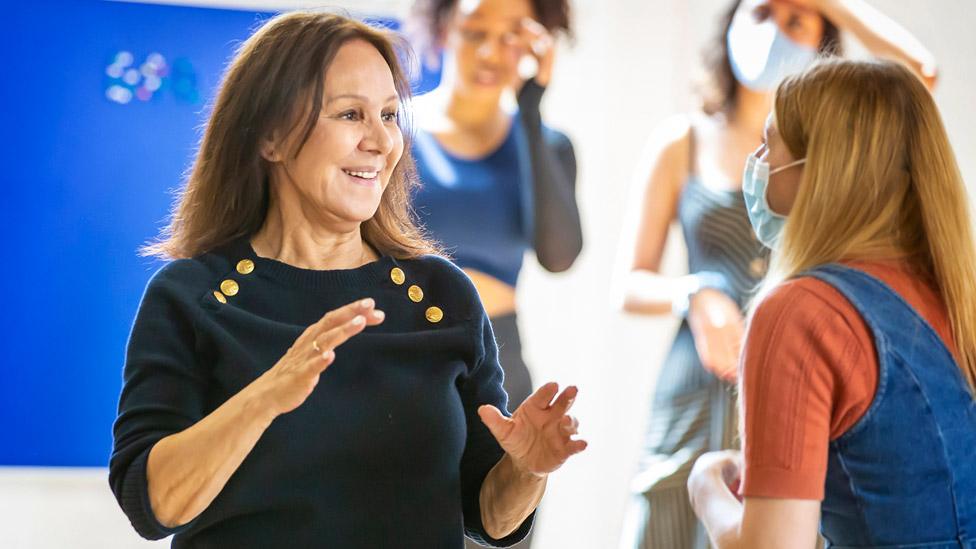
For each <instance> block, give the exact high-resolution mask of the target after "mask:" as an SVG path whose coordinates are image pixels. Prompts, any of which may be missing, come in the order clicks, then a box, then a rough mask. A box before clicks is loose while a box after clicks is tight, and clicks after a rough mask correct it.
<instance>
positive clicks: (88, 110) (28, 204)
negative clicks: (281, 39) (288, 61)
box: [0, 1, 436, 466]
mask: <svg viewBox="0 0 976 549" xmlns="http://www.w3.org/2000/svg"><path fill="white" fill-rule="evenodd" d="M17 4H18V5H17V6H15V7H12V8H8V9H9V10H12V15H13V17H12V20H11V19H8V21H10V22H9V24H8V25H5V33H4V34H5V36H3V37H2V38H0V40H2V42H0V45H2V49H0V51H3V58H4V59H5V60H6V61H7V66H6V67H4V68H3V69H2V74H3V76H2V78H3V81H2V82H0V84H2V85H0V90H2V91H0V94H2V95H0V101H2V105H3V106H2V114H0V123H2V125H0V127H2V128H3V134H4V136H3V138H2V143H3V151H4V152H5V153H6V155H5V156H6V157H7V159H8V160H7V163H6V165H5V167H4V168H5V169H4V170H3V171H2V173H3V176H2V183H3V185H2V190H3V193H4V194H5V196H4V197H3V199H2V202H0V203H2V204H3V208H2V210H0V212H2V215H0V231H2V232H0V234H3V235H4V236H5V237H6V246H5V248H6V249H5V253H4V254H3V255H2V256H0V257H2V258H3V260H2V261H3V265H0V288H3V290H4V295H3V301H2V302H3V309H2V313H3V314H2V315H0V318H2V319H3V320H2V321H0V322H2V324H0V328H2V334H3V340H2V346H0V364H2V375H3V377H2V381H0V420H2V427H0V465H18V466H20V465H29V466H104V465H106V464H107V463H108V456H109V453H110V450H111V443H112V435H111V426H112V422H113V420H114V419H115V413H116V406H117V402H118V395H119V391H120V389H121V382H122V376H121V374H122V366H123V358H124V350H125V343H126V340H127V337H128V333H129V328H130V326H131V322H132V319H133V317H134V315H135V312H136V308H137V306H138V303H139V300H140V298H141V296H142V292H143V289H144V287H145V284H146V282H147V280H148V279H149V277H150V276H151V275H152V273H153V272H154V271H155V270H156V269H158V268H159V267H160V266H161V263H159V262H157V261H153V260H148V259H145V258H141V257H139V256H138V255H137V249H138V248H139V246H140V245H141V244H143V243H144V242H146V241H147V240H148V239H150V238H152V237H153V236H155V235H156V234H157V233H158V231H159V228H160V227H161V226H162V225H163V222H164V220H165V217H166V215H167V212H168V210H169V208H170V206H171V203H172V202H171V199H172V194H171V191H172V190H173V189H175V188H177V187H179V186H180V184H181V183H182V180H183V174H184V173H185V172H186V170H187V168H188V167H189V165H190V163H191V162H192V158H193V154H194V151H195V148H196V144H197V142H198V140H199V138H200V135H201V133H200V132H201V126H202V124H203V123H204V122H205V120H206V118H205V116H206V106H207V104H208V102H209V101H210V100H211V99H212V97H213V94H214V92H215V91H216V88H217V85H218V84H219V81H220V76H221V73H222V71H223V68H224V66H225V64H226V63H227V61H228V60H229V58H230V56H231V55H232V53H233V51H234V48H235V47H236V46H237V45H238V44H239V43H240V42H241V41H242V40H244V39H246V38H247V36H248V35H249V34H250V33H251V32H252V31H253V30H254V29H255V28H256V26H258V25H259V24H260V22H261V21H263V20H265V19H267V18H268V17H270V16H271V14H269V13H254V12H246V11H235V10H223V9H207V8H195V7H179V6H162V5H148V4H134V3H115V2H96V1H79V2H65V3H62V4H53V3H48V2H45V3H43V7H29V6H26V4H28V3H24V2H20V3H17ZM6 13H8V14H9V13H10V11H8V12H6ZM388 23H389V24H390V25H392V26H395V23H393V22H388ZM11 31H12V32H11ZM434 83H436V75H430V74H425V75H424V80H423V82H421V83H419V84H418V87H420V88H429V87H431V86H432V85H433V84H434Z"/></svg>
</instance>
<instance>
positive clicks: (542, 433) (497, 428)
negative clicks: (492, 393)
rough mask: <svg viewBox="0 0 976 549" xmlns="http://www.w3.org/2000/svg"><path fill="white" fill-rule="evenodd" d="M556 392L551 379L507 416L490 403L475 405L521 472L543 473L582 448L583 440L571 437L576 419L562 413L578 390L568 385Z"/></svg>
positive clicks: (556, 466) (559, 464) (553, 468)
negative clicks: (509, 416) (478, 406)
mask: <svg viewBox="0 0 976 549" xmlns="http://www.w3.org/2000/svg"><path fill="white" fill-rule="evenodd" d="M558 392H559V386H558V385H556V384H555V383H547V384H545V385H543V386H542V387H540V388H539V390H537V391H536V392H535V393H533V394H532V396H530V397H529V398H527V399H526V400H525V402H523V403H522V405H521V406H519V407H518V409H517V410H515V413H514V414H512V417H511V418H507V417H505V416H504V415H502V413H501V412H499V411H498V408H495V407H494V406H491V405H485V406H482V407H480V408H478V415H479V416H480V417H481V421H482V422H484V424H485V425H486V426H487V427H488V430H489V431H491V434H492V435H493V436H494V437H495V439H496V440H497V441H498V444H499V445H501V447H502V449H503V450H505V452H506V453H508V455H509V456H510V457H511V459H512V462H513V463H514V464H515V466H516V467H517V468H518V469H519V470H521V471H523V472H526V473H530V474H533V475H537V476H544V475H546V474H548V473H551V472H553V471H555V470H556V469H558V468H559V467H560V466H561V465H562V464H563V463H565V462H566V460H567V459H569V457H570V456H572V455H573V454H578V453H580V452H582V451H583V450H584V449H586V441H584V440H574V439H573V438H572V437H573V436H574V435H576V430H577V428H578V427H579V422H578V421H576V419H575V418H573V417H572V416H569V415H567V414H566V413H567V412H568V411H569V409H570V407H572V406H573V401H574V400H575V399H576V394H577V393H578V392H579V391H578V390H577V389H576V387H569V388H568V389H566V390H565V391H563V392H562V393H561V394H560V395H559V396H558V397H556V393H558ZM553 397H556V398H555V401H554V400H553Z"/></svg>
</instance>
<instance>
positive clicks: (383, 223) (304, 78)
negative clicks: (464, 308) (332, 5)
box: [141, 11, 437, 259]
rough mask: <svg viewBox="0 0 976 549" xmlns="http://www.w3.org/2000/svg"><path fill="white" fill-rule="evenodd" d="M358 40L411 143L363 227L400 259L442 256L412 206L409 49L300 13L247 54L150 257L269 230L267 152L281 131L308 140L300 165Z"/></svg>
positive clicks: (244, 50)
mask: <svg viewBox="0 0 976 549" xmlns="http://www.w3.org/2000/svg"><path fill="white" fill-rule="evenodd" d="M354 39H357V40H364V41H366V42H368V43H370V44H372V45H373V46H374V47H375V48H376V49H377V51H379V53H380V54H381V55H382V56H383V58H384V59H385V60H386V63H387V64H388V65H389V67H390V71H391V72H392V74H393V80H394V83H395V85H396V89H397V92H398V94H399V96H400V102H401V107H402V108H401V109H400V112H401V113H402V116H401V117H400V121H399V123H400V128H401V131H402V132H403V134H404V153H403V156H402V157H401V158H400V162H399V163H398V164H397V166H396V168H394V170H393V173H392V175H391V176H390V182H389V184H388V186H387V188H386V191H385V192H384V193H383V197H382V199H381V201H380V205H379V207H378V209H377V211H376V214H375V215H374V216H373V217H372V218H371V219H369V220H367V221H366V222H364V223H363V225H362V234H363V238H364V239H365V241H366V242H367V243H368V244H369V245H371V246H372V247H373V248H375V249H376V250H377V251H378V252H380V253H381V254H384V255H391V256H393V257H396V258H398V259H408V258H412V257H416V256H418V255H421V254H425V253H434V252H436V251H437V248H436V246H435V245H434V244H433V243H432V242H430V241H429V240H428V239H427V238H425V236H424V235H423V233H422V231H421V230H420V229H419V228H418V227H417V225H416V224H415V222H414V220H413V217H412V211H411V209H410V205H409V202H410V193H411V191H412V190H413V188H414V187H415V186H416V185H417V184H418V183H417V178H416V174H415V169H414V163H413V159H412V157H411V156H410V152H409V151H410V131H409V128H408V127H407V124H406V123H407V120H408V118H407V112H408V111H407V109H406V103H408V102H409V98H410V84H409V80H408V78H407V77H406V75H405V73H404V71H403V70H402V69H401V65H400V59H399V58H398V54H399V53H404V54H406V53H407V52H408V51H409V50H408V49H407V48H405V47H403V42H402V41H401V40H399V39H397V38H396V37H394V36H393V35H392V34H391V33H389V32H387V31H385V30H380V29H375V28H373V27H370V26H368V25H366V24H363V23H360V22H358V21H355V20H353V19H350V18H348V17H344V16H341V15H337V14H333V13H325V12H312V11H299V12H292V13H286V14H282V15H278V16H276V17H274V18H272V19H270V20H269V21H267V22H266V23H265V24H264V25H262V26H261V28H259V29H258V30H257V31H256V32H255V33H254V34H253V35H252V36H251V37H250V38H248V39H247V40H246V41H245V42H244V43H243V44H242V45H241V47H240V48H239V49H238V51H237V54H236V55H235V56H234V59H233V60H232V62H231V63H230V66H229V67H228V69H227V72H226V74H225V76H224V80H223V83H222V84H221V87H220V91H219V93H218V95H217V99H216V102H215V103H214V106H213V111H212V112H211V114H210V118H209V120H208V122H207V125H206V130H205V132H204V135H203V140H202V141H201V144H200V148H199V151H198V153H197V156H196V159H195V161H194V163H193V167H192V169H191V171H190V175H189V178H188V179H187V181H186V185H185V186H184V187H183V189H182V190H181V191H180V192H179V194H178V195H177V198H176V201H175V205H174V208H173V211H172V213H171V217H170V220H169V224H168V226H166V227H165V228H164V229H163V230H162V232H161V234H160V236H159V237H158V238H157V239H156V240H155V241H154V242H151V243H149V244H147V245H146V246H144V247H143V248H142V250H141V251H142V253H143V254H144V255H149V256H156V257H160V258H162V259H178V258H188V257H194V256H197V255H200V254H203V253H206V252H208V251H211V250H213V249H215V248H217V247H219V246H221V245H223V244H225V243H227V242H230V241H232V240H234V239H237V238H241V237H244V236H249V235H252V234H254V233H256V232H257V231H258V229H260V228H261V226H262V224H263V223H264V220H265V217H266V215H267V212H268V205H269V200H270V193H271V189H270V185H271V181H270V173H271V164H270V163H269V162H268V161H267V160H265V159H264V158H263V157H262V156H261V154H260V144H261V142H262V140H264V139H267V138H269V136H271V135H273V134H274V133H275V132H281V135H291V134H292V132H296V131H297V132H301V133H298V134H295V135H296V136H298V137H299V139H298V140H297V143H298V145H297V147H296V150H295V151H292V152H291V154H294V155H296V156H297V154H298V152H299V151H300V150H301V147H302V146H303V145H304V144H305V142H306V140H307V139H308V136H309V134H310V133H311V131H312V128H313V127H314V125H315V123H316V120H317V119H318V117H319V111H320V109H321V107H320V106H321V104H322V94H323V85H324V75H325V72H326V70H327V69H328V67H329V64H330V63H331V62H332V60H333V59H334V58H335V55H336V53H337V52H338V51H339V48H340V47H342V45H343V44H344V43H346V42H348V41H349V40H354Z"/></svg>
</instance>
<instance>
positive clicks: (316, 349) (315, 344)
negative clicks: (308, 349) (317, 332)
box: [312, 339, 322, 353]
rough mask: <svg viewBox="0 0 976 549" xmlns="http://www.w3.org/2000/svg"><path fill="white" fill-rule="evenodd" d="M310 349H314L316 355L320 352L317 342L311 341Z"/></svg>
mask: <svg viewBox="0 0 976 549" xmlns="http://www.w3.org/2000/svg"><path fill="white" fill-rule="evenodd" d="M312 348H313V349H315V352H316V353H321V352H322V349H320V348H319V342H318V341H315V340H314V339H313V340H312Z"/></svg>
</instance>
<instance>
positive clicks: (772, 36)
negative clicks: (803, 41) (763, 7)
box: [725, 11, 817, 92]
mask: <svg viewBox="0 0 976 549" xmlns="http://www.w3.org/2000/svg"><path fill="white" fill-rule="evenodd" d="M751 17H752V16H751V15H750V14H748V13H747V12H745V11H741V12H740V13H736V15H735V17H734V19H733V20H732V25H731V26H730V27H729V32H728V34H727V35H726V37H725V39H726V44H727V46H728V50H729V63H730V64H731V65H732V72H733V74H735V78H736V80H738V81H739V82H741V83H742V85H744V86H745V87H747V88H749V89H751V90H755V91H759V92H768V91H772V90H773V89H775V88H776V86H777V85H778V84H779V82H780V80H782V79H783V78H785V77H787V76H789V75H791V74H796V73H799V72H802V71H803V70H804V69H806V68H807V67H809V66H810V65H811V64H812V63H813V62H814V61H815V60H816V59H817V51H816V50H815V49H814V48H811V47H809V46H801V45H800V44H797V43H796V42H794V41H792V40H790V39H789V38H788V37H787V36H786V35H785V34H783V33H782V32H781V31H780V30H779V26H778V25H777V24H776V23H775V22H774V21H773V20H772V19H767V20H766V21H763V22H762V23H755V22H754V21H752V19H751Z"/></svg>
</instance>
